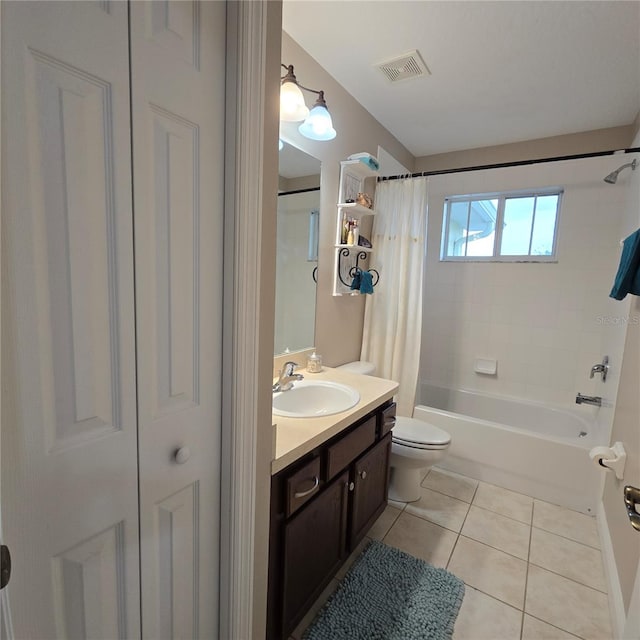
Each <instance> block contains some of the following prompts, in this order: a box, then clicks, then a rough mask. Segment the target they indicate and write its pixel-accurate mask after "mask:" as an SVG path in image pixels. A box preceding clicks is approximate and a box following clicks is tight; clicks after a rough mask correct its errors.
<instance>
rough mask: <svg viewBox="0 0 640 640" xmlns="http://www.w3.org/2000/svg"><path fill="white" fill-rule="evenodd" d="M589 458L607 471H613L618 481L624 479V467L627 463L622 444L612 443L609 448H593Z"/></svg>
mask: <svg viewBox="0 0 640 640" xmlns="http://www.w3.org/2000/svg"><path fill="white" fill-rule="evenodd" d="M589 457H590V458H591V459H592V460H593V461H594V462H597V463H598V464H599V465H600V466H601V467H604V468H605V469H607V470H608V471H613V472H614V473H615V474H616V478H618V480H622V478H623V477H624V467H625V464H626V462H627V452H626V451H625V449H624V445H623V444H622V442H614V444H613V446H611V447H594V448H593V449H591V451H590V452H589Z"/></svg>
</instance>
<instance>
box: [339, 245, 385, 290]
mask: <svg viewBox="0 0 640 640" xmlns="http://www.w3.org/2000/svg"><path fill="white" fill-rule="evenodd" d="M354 250H356V251H357V252H356V253H355V257H356V262H355V264H354V265H352V266H350V267H349V268H348V269H345V268H344V267H343V264H342V258H348V257H349V256H350V255H351V252H352V251H354ZM370 251H371V250H369V251H363V250H362V248H360V247H352V248H350V247H343V248H342V249H340V251H339V252H338V279H339V280H340V282H342V284H343V285H344V286H345V287H350V286H351V282H346V281H345V279H344V277H343V273H344V271H345V270H346V273H347V276H348V278H351V280H353V278H354V277H355V276H356V274H357V273H358V272H359V271H368V272H369V273H370V274H371V277H372V283H371V284H372V285H373V286H374V287H375V286H376V285H377V284H378V280H380V274H379V273H378V271H377V270H376V269H362V267H361V266H360V261H361V260H366V259H367V257H368V255H369V253H370Z"/></svg>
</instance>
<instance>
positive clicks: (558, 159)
mask: <svg viewBox="0 0 640 640" xmlns="http://www.w3.org/2000/svg"><path fill="white" fill-rule="evenodd" d="M626 153H640V147H630V148H628V149H614V150H613V151H594V152H593V153H578V154H574V155H570V156H555V157H553V158H534V159H531V160H518V161H516V162H500V163H497V164H479V165H475V166H473V167H460V168H459V169H438V170H436V171H419V172H418V173H405V174H402V175H398V176H385V177H380V178H378V182H384V181H385V180H402V179H404V178H421V177H426V176H441V175H445V174H448V173H464V172H466V171H481V170H482V169H504V168H506V167H524V166H528V165H532V164H541V163H543V162H561V161H563V160H580V159H581V158H599V157H602V156H613V155H624V154H626Z"/></svg>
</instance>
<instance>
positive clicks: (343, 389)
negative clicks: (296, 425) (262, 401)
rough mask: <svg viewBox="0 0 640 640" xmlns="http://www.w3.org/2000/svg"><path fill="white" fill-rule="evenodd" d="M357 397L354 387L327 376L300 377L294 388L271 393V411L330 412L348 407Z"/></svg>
mask: <svg viewBox="0 0 640 640" xmlns="http://www.w3.org/2000/svg"><path fill="white" fill-rule="evenodd" d="M359 400H360V394H359V393H358V391H356V389H354V388H353V387H348V386H347V385H346V384H340V383H338V382H330V381H328V380H317V381H316V380H300V381H299V382H294V386H293V389H289V391H280V392H278V393H274V394H273V413H274V414H275V415H277V416H285V417H287V418H315V417H320V416H330V415H333V414H334V413H340V412H342V411H346V410H347V409H351V407H354V406H355V405H356V404H358V401H359Z"/></svg>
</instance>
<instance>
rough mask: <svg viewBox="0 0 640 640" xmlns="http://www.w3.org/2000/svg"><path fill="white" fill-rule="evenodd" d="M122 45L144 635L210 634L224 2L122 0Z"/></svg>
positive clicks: (215, 548)
mask: <svg viewBox="0 0 640 640" xmlns="http://www.w3.org/2000/svg"><path fill="white" fill-rule="evenodd" d="M131 47H132V49H131V60H132V85H131V86H132V105H133V167H134V179H135V188H134V220H135V270H136V325H137V354H138V391H139V393H138V401H139V414H138V415H139V443H140V501H141V502H140V527H141V540H142V546H141V552H142V574H141V575H142V584H141V588H142V619H143V625H142V626H143V636H144V637H146V638H154V639H155V638H198V637H200V638H215V637H217V625H218V581H219V529H220V513H219V510H220V419H221V418H220V414H221V409H220V398H221V358H222V355H221V336H222V224H223V189H224V185H223V169H224V166H223V153H224V99H225V98H224V96H225V71H224V65H225V3H224V2H202V3H198V2H189V1H186V2H180V1H178V2H166V1H160V0H157V1H154V2H133V3H131ZM178 451H180V454H177V452H178Z"/></svg>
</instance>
